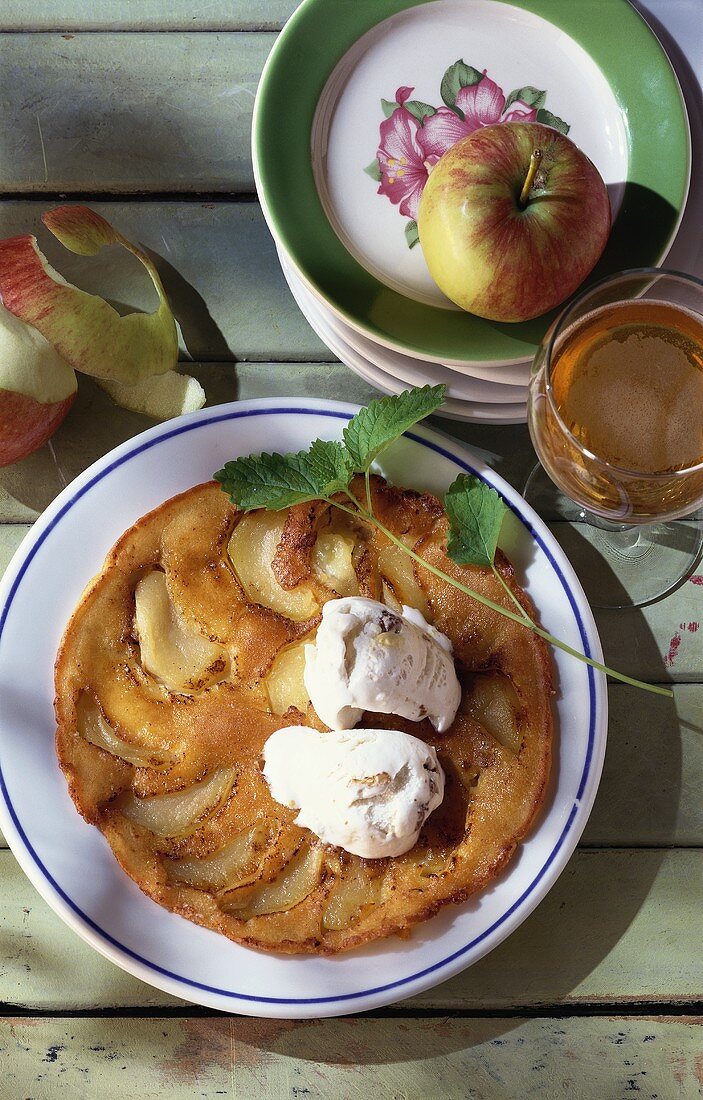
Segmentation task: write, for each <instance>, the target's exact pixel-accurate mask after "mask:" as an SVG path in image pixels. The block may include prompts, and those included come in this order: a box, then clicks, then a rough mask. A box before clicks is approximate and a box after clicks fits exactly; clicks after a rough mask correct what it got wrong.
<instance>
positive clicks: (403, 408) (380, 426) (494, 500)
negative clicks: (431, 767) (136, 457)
mask: <svg viewBox="0 0 703 1100" xmlns="http://www.w3.org/2000/svg"><path fill="white" fill-rule="evenodd" d="M445 392H446V386H443V385H440V386H422V387H420V388H415V389H412V390H406V391H404V392H403V393H401V394H398V395H397V396H394V397H383V398H381V399H379V400H377V401H372V402H370V404H369V405H368V407H367V408H365V409H361V410H360V412H358V413H357V414H356V416H354V417H352V419H351V420H350V421H349V424H348V425H347V426H346V428H344V431H343V437H344V441H343V442H339V441H335V440H321V439H316V440H315V441H314V442H313V443H312V444H311V445H310V447H309V448H308V450H307V451H298V452H296V453H293V454H287V455H280V454H275V453H274V454H268V453H265V452H264V453H262V454H259V455H249V456H248V457H247V458H237V459H234V460H233V461H232V462H227V463H225V465H224V467H223V468H222V469H221V470H218V471H217V473H216V474H215V475H214V478H215V480H216V481H219V482H220V484H221V486H222V489H223V490H224V492H226V493H227V494H228V495H229V498H230V500H231V501H232V503H233V504H235V505H236V506H237V507H238V508H239V509H240V510H241V511H243V512H250V511H253V510H254V509H257V508H268V509H270V510H271V511H280V510H282V509H284V508H291V507H293V505H295V504H304V503H305V502H307V501H311V500H324V501H325V502H326V503H327V504H330V505H331V506H332V507H334V508H338V509H339V510H340V511H342V512H346V513H347V514H349V515H351V516H354V517H355V518H357V517H359V516H360V517H361V518H362V519H364V520H366V522H367V523H370V524H372V525H373V526H374V527H376V528H377V529H378V530H379V531H381V532H382V533H383V534H384V535H385V536H386V538H388V539H389V540H390V541H391V542H392V543H393V544H394V545H395V546H397V547H398V548H399V549H400V550H402V551H403V553H405V554H407V555H408V556H409V557H410V558H412V560H413V561H415V562H416V563H417V564H418V565H421V566H422V568H423V569H428V570H429V571H430V572H431V573H433V574H434V575H435V576H436V577H438V578H439V579H440V580H442V581H445V582H446V583H447V584H451V585H453V586H454V588H457V589H458V590H459V591H460V592H463V593H465V595H467V596H470V597H471V598H472V599H474V600H476V602H477V603H480V604H482V605H483V606H484V607H488V608H490V610H491V611H495V612H496V613H497V614H499V615H503V616H505V618H507V619H511V620H512V621H513V622H515V623H518V624H519V625H520V626H523V627H524V628H525V629H526V630H531V631H532V632H533V633H534V634H537V635H538V637H540V638H542V639H543V640H544V641H545V642H548V643H549V644H550V645H553V646H554V647H555V648H557V649H561V650H562V651H563V652H564V653H568V654H569V656H571V657H574V658H576V659H577V660H579V661H581V662H583V663H584V664H587V665H590V666H591V667H592V668H594V669H597V670H598V671H599V672H604V673H606V675H608V676H611V677H612V678H613V679H615V680H619V681H621V682H622V683H624V684H630V685H631V686H632V687H637V688H640V689H641V690H642V691H649V692H651V693H653V694H655V695H665V696H668V697H671V696H672V694H673V693H672V692H671V691H670V689H669V688H665V687H661V686H659V685H658V684H647V683H644V682H643V681H642V680H636V679H634V678H633V677H631V676H626V675H625V674H624V673H622V672H618V671H617V670H616V669H612V668H609V667H608V666H607V665H604V664H602V663H601V662H600V661H595V660H593V658H591V657H587V656H586V654H585V653H581V652H580V651H579V650H578V649H574V648H573V646H570V645H568V644H567V643H566V642H563V641H561V639H560V638H556V637H555V636H554V635H553V634H550V633H549V632H548V631H546V630H543V629H542V627H540V626H538V625H537V624H536V623H534V622H533V621H532V620H531V619H530V618H529V616H528V615H527V613H526V611H525V609H524V608H523V607H522V605H521V604H520V602H519V601H518V599H517V597H516V596H515V593H514V592H513V591H512V590H511V589H510V587H509V585H507V584H506V582H505V580H504V578H503V577H502V576H501V574H500V572H499V570H498V569H497V568H496V565H495V554H496V549H497V546H498V539H499V536H500V530H501V527H502V524H503V519H504V517H505V514H506V512H507V511H508V508H507V505H506V504H505V502H504V501H503V499H502V498H501V497H500V496H499V494H498V493H497V492H496V491H495V489H492V488H491V487H490V486H489V485H486V484H485V483H484V482H483V481H481V480H480V479H479V478H477V477H472V476H470V475H467V474H460V475H459V476H458V477H457V478H456V480H455V481H454V482H453V483H452V484H451V485H450V486H449V489H448V490H447V492H446V494H445V499H444V505H445V510H446V512H447V516H448V518H449V524H450V528H449V539H448V541H447V555H448V556H449V558H450V559H451V560H452V561H454V562H455V563H456V564H457V565H478V566H482V567H484V568H490V569H491V570H492V571H493V573H494V574H495V576H496V577H497V579H498V580H499V581H500V583H501V584H502V586H503V588H504V589H505V591H506V593H507V594H508V596H509V597H510V599H511V600H512V602H513V604H514V605H515V610H513V609H512V608H509V607H505V606H503V605H502V604H499V603H496V602H495V601H494V600H491V599H490V598H489V597H488V596H484V595H482V594H481V593H479V592H476V591H474V589H472V588H470V587H469V586H468V585H466V584H464V583H463V582H461V581H458V580H456V578H455V577H451V576H450V575H449V574H448V573H445V572H444V571H443V570H442V569H439V568H438V567H437V566H435V565H433V564H432V563H430V562H427V561H425V559H424V558H422V557H421V556H420V555H419V554H417V553H416V552H415V551H414V550H412V549H410V547H408V546H406V545H405V543H404V542H402V540H401V539H399V538H398V537H397V536H396V535H395V534H394V533H393V532H392V531H390V530H389V529H388V528H387V527H386V526H385V525H384V524H383V523H382V522H381V521H380V520H379V519H378V518H377V517H376V516H375V515H374V512H373V503H372V497H371V466H372V464H373V462H374V461H375V460H376V459H377V458H378V457H379V456H380V455H381V454H382V453H383V452H384V451H385V450H386V449H387V448H388V447H390V446H391V444H392V443H394V442H395V441H396V440H397V439H399V438H400V436H402V435H403V433H404V432H406V431H408V429H409V428H411V427H412V426H413V425H414V424H417V423H418V422H419V421H420V420H424V418H425V417H426V416H429V414H430V413H432V412H435V411H436V410H437V409H438V408H440V406H441V405H442V402H443V401H444V396H445ZM357 474H361V475H363V477H364V488H365V492H364V495H365V503H362V502H361V501H359V500H358V499H357V497H356V496H355V495H354V494H353V493H352V492H351V488H350V486H351V483H352V480H353V478H354V477H355V476H356V475H357ZM341 494H344V495H346V497H347V499H348V501H349V503H348V504H345V503H344V502H343V501H342V500H340V499H339V496H340V495H341Z"/></svg>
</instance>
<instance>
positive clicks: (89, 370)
mask: <svg viewBox="0 0 703 1100" xmlns="http://www.w3.org/2000/svg"><path fill="white" fill-rule="evenodd" d="M42 221H43V222H44V224H45V225H46V227H47V229H49V230H50V231H51V233H53V235H54V236H55V237H56V238H57V240H59V241H60V242H61V244H63V245H64V246H65V247H66V248H67V249H69V251H71V252H74V253H76V254H77V255H80V256H93V255H96V254H97V253H98V252H99V251H100V250H101V249H102V248H104V247H106V246H107V245H111V244H119V245H122V247H123V248H126V249H127V251H128V252H131V253H132V254H133V255H134V256H136V257H137V259H139V260H140V261H141V263H142V264H143V265H144V267H145V268H146V269H147V271H148V272H149V275H150V276H151V279H152V282H153V284H154V286H155V288H156V292H157V294H158V296H159V307H158V309H157V310H156V312H155V313H130V314H128V315H127V316H126V317H121V316H120V315H119V313H118V312H117V311H116V310H115V309H113V307H112V306H111V305H109V304H108V303H107V302H106V301H105V300H104V299H103V298H100V297H98V296H97V295H95V294H88V293H87V292H86V291H83V290H79V289H78V287H75V286H72V285H71V284H70V283H68V282H67V281H66V280H65V279H64V278H63V276H62V275H60V274H59V272H57V271H55V270H54V269H53V268H52V267H51V265H50V264H49V263H48V261H47V259H46V257H45V256H44V255H43V254H42V252H41V251H40V249H39V247H38V244H37V239H36V237H34V236H31V235H27V236H21V237H11V238H9V239H8V240H5V241H0V296H2V301H3V303H4V305H5V307H6V308H7V309H8V310H9V311H10V312H11V313H13V314H14V315H15V317H18V318H20V320H22V321H25V322H27V323H28V324H30V325H32V326H34V328H36V329H38V330H39V332H40V333H42V335H43V336H44V337H46V339H47V340H48V341H49V343H51V344H53V346H54V348H55V349H56V351H57V352H58V354H59V355H60V356H61V358H62V359H64V360H65V361H66V363H68V364H70V366H71V367H73V368H74V369H75V370H79V371H81V372H82V373H83V374H89V375H92V376H93V377H94V378H97V379H101V380H103V381H107V382H111V383H121V384H123V385H135V384H136V383H140V382H142V381H143V380H144V379H146V378H149V377H151V376H152V375H161V374H165V373H166V372H167V371H170V370H173V368H174V367H175V366H176V363H177V361H178V335H177V331H176V322H175V320H174V317H173V314H172V312H171V309H170V306H169V304H168V300H167V298H166V294H165V291H164V288H163V285H162V283H161V279H160V278H159V274H158V272H157V270H156V268H155V266H154V264H153V263H152V261H151V260H150V259H149V257H148V256H147V255H146V254H145V253H144V252H143V251H142V250H141V249H140V248H137V246H136V245H133V244H132V243H131V242H130V241H128V240H127V238H126V237H123V236H122V234H121V233H120V232H119V231H118V230H116V229H114V228H113V227H112V226H111V225H110V223H109V222H107V221H105V219H104V218H103V217H101V216H100V214H97V213H95V211H93V210H90V209H89V208H88V207H87V206H59V207H57V208H56V209H55V210H51V211H49V212H48V213H46V214H44V215H43V217H42Z"/></svg>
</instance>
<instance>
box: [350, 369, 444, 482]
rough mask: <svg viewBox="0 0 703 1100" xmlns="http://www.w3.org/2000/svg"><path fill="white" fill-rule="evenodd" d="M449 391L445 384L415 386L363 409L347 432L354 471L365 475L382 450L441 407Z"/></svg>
mask: <svg viewBox="0 0 703 1100" xmlns="http://www.w3.org/2000/svg"><path fill="white" fill-rule="evenodd" d="M446 389H447V387H446V386H444V385H442V386H422V387H421V388H419V389H418V388H417V387H415V388H414V389H412V390H404V391H403V393H399V394H398V395H397V396H396V397H382V398H380V399H379V400H377V401H371V402H370V403H369V405H368V408H366V409H361V411H360V412H358V413H357V414H356V416H355V417H353V418H352V419H351V420H350V421H349V424H348V425H347V427H346V428H345V429H344V442H345V444H346V447H347V451H348V452H349V455H350V457H351V460H352V462H353V464H354V469H355V470H359V471H360V472H361V473H366V471H367V470H368V469H369V467H370V466H371V463H372V462H373V460H374V459H375V458H376V457H377V455H379V454H380V453H381V451H383V450H385V448H386V447H387V446H388V445H389V444H390V443H393V442H394V441H395V440H396V439H398V438H399V437H400V436H401V435H402V434H403V432H406V431H407V430H408V428H412V426H413V424H417V422H418V420H424V418H425V417H426V416H429V414H430V413H432V412H434V411H435V409H438V408H439V407H440V405H441V404H442V402H443V401H444V395H445V393H446Z"/></svg>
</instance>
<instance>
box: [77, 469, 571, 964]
mask: <svg viewBox="0 0 703 1100" xmlns="http://www.w3.org/2000/svg"><path fill="white" fill-rule="evenodd" d="M372 497H373V507H374V512H375V513H376V515H377V516H378V518H379V519H380V520H381V521H382V522H383V524H384V525H385V526H386V527H387V528H388V529H390V530H391V531H392V532H393V533H394V534H395V535H396V536H397V537H399V538H400V539H401V540H402V541H403V542H404V543H406V545H408V546H410V547H412V548H414V550H415V551H416V553H417V554H419V555H420V557H421V558H422V559H424V560H425V561H426V562H427V563H428V564H430V565H435V566H438V567H440V568H441V569H442V570H444V571H445V572H446V573H448V574H449V575H451V576H453V577H456V578H457V579H461V580H464V581H465V583H467V584H469V585H470V586H471V587H473V588H474V589H475V590H476V591H478V592H480V593H484V594H485V595H487V596H489V597H490V598H491V599H493V600H495V601H496V602H498V603H502V604H505V605H506V606H514V605H511V604H510V601H509V597H508V595H507V593H506V592H505V590H504V588H503V587H502V585H501V584H500V582H499V580H498V579H497V578H496V576H495V575H493V573H492V572H491V571H490V570H488V569H482V568H478V567H474V566H458V565H455V564H454V563H453V562H452V561H451V560H450V559H449V557H448V556H447V554H446V533H447V519H446V516H445V514H444V511H443V509H442V506H441V505H440V503H439V502H438V501H437V500H436V499H435V498H434V497H432V496H430V495H428V494H420V493H416V492H411V491H409V490H404V489H399V488H393V487H391V486H389V485H387V484H386V483H385V482H384V481H383V480H382V479H380V478H374V479H373V481H372ZM347 501H348V498H347ZM496 564H497V567H498V569H499V570H500V574H501V576H502V577H503V579H504V581H505V582H506V584H507V585H508V586H509V588H510V589H511V591H512V593H513V594H514V596H515V597H516V598H517V600H518V601H519V602H520V604H522V606H523V607H524V608H525V609H526V611H527V612H528V613H529V614H533V609H532V608H531V606H530V605H529V601H528V599H527V597H526V595H525V593H524V592H523V591H522V590H521V589H520V588H519V586H518V585H517V583H516V580H515V577H514V574H513V570H512V568H511V566H510V564H509V562H508V561H507V559H506V558H505V557H504V556H502V555H501V554H500V553H499V554H498V557H497V559H496ZM353 595H361V596H366V597H368V598H371V599H374V600H379V601H382V602H383V603H385V604H386V605H387V606H388V607H389V608H391V609H393V610H394V611H398V610H399V609H400V608H401V607H402V605H404V604H405V605H409V606H411V607H414V608H417V609H418V610H420V611H422V614H423V615H424V616H425V617H426V618H427V619H428V620H429V621H430V622H432V623H433V624H434V625H435V626H436V628H437V629H438V630H440V631H442V632H443V633H444V634H446V635H447V636H448V638H449V639H450V640H451V642H452V645H453V650H454V657H455V661H456V668H457V674H458V676H459V680H460V683H461V688H462V698H461V703H460V706H459V710H458V713H457V715H456V718H455V720H454V722H453V723H452V725H451V726H450V727H449V729H448V730H446V732H444V733H442V734H438V733H437V732H436V731H435V729H434V728H433V726H432V725H431V724H430V722H429V721H428V720H426V719H425V720H423V721H420V722H410V721H408V720H405V719H402V718H397V717H394V716H392V715H387V714H384V715H376V714H371V713H366V714H365V715H364V716H363V719H362V721H361V723H360V725H362V726H363V727H365V728H369V729H374V728H386V729H397V730H401V731H405V732H407V733H411V734H413V735H414V736H415V737H417V738H420V739H422V740H424V741H425V742H428V743H430V744H432V745H434V747H435V748H436V752H437V756H438V759H439V761H440V763H441V766H442V769H443V771H444V775H445V793H444V799H443V801H442V803H441V805H440V806H439V807H438V808H437V809H436V810H435V811H434V812H433V813H432V814H431V815H430V817H429V818H428V819H427V821H426V822H425V824H424V826H423V828H422V831H421V833H420V837H419V840H418V842H417V844H416V845H415V846H414V847H413V848H412V849H411V850H410V851H409V852H407V853H406V854H405V855H402V856H397V857H393V858H382V859H363V858H361V857H358V856H354V855H351V854H349V853H348V852H346V851H345V850H343V849H341V848H334V847H331V846H329V845H324V844H322V843H321V841H319V840H318V838H317V837H316V836H315V835H314V834H313V833H311V832H309V831H308V830H307V829H305V828H302V827H300V826H298V825H296V824H295V811H294V810H292V809H289V808H287V807H286V806H283V805H281V804H279V803H278V802H276V801H275V800H274V799H273V797H272V795H271V793H270V791H269V788H268V786H267V783H266V780H265V778H264V776H263V774H262V766H261V762H262V751H263V747H264V744H265V742H266V741H267V739H268V737H269V736H270V735H271V734H272V733H273V732H274V731H276V730H277V729H280V728H282V727H285V726H293V725H307V726H311V727H313V728H314V729H318V730H325V728H326V727H325V726H324V725H323V724H322V723H321V722H320V720H319V718H318V717H317V715H316V713H315V711H314V709H313V707H312V705H311V703H310V701H309V699H308V696H307V692H306V689H305V685H304V680H303V670H304V663H305V655H304V646H305V644H306V643H307V642H309V641H310V640H311V639H313V638H314V635H315V631H316V628H317V626H318V624H319V622H320V615H321V609H322V607H323V606H324V604H325V603H326V602H327V601H328V600H331V599H337V598H338V597H340V596H353ZM550 694H551V664H550V659H549V656H548V653H547V650H546V647H545V646H544V643H543V642H542V641H541V640H540V639H539V638H538V637H536V636H535V635H534V634H533V633H532V632H530V631H527V630H525V629H524V628H523V627H521V626H520V625H519V624H517V623H515V622H513V621H510V620H509V619H507V618H505V617H503V616H501V615H499V614H497V613H496V612H494V611H491V610H490V609H487V608H485V607H483V606H481V605H479V604H478V603H477V602H476V601H474V600H472V599H471V598H470V597H468V596H467V595H465V594H463V593H462V592H460V591H459V590H458V589H456V588H454V587H453V586H450V585H448V584H447V583H446V582H445V581H442V580H439V579H438V578H437V577H436V576H435V575H434V574H433V573H431V572H430V571H429V570H428V569H425V568H423V567H422V566H421V565H417V564H413V561H412V559H410V558H409V557H408V556H407V555H405V554H403V552H402V551H400V550H399V549H398V548H397V547H396V546H394V545H393V544H392V543H391V542H390V541H389V540H388V539H387V537H386V536H385V535H384V534H383V533H382V532H380V531H379V530H377V529H376V528H371V527H370V526H369V525H367V524H366V523H365V522H364V521H363V520H362V519H361V518H360V517H359V518H356V517H353V516H351V515H346V514H343V513H341V512H339V511H338V510H336V509H334V508H333V507H331V506H330V505H329V504H327V503H325V502H322V501H315V502H312V503H309V504H302V505H298V506H295V507H293V508H291V509H289V510H288V511H284V512H269V511H265V510H261V511H255V512H249V513H246V514H242V513H238V512H237V510H236V509H235V508H234V507H233V506H232V505H231V504H230V503H229V502H228V500H227V498H226V496H225V494H224V493H223V492H222V491H221V489H220V487H219V486H218V485H216V484H212V483H211V484H207V485H202V486H198V487H196V488H194V489H192V490H190V491H188V492H186V493H184V494H182V495H181V496H178V497H175V498H174V499H172V500H169V501H167V502H166V503H165V504H163V505H162V506H161V507H159V508H157V509H156V510H155V511H153V512H151V513H149V514H148V515H146V516H144V517H143V518H142V519H140V520H139V521H138V522H137V523H136V524H135V525H134V526H133V527H132V528H131V529H130V530H129V531H127V532H126V533H125V534H124V535H123V536H122V538H121V539H120V540H119V542H118V543H117V544H116V546H115V547H114V548H113V550H112V551H111V552H110V553H109V554H108V556H107V559H106V561H105V564H104V566H103V568H102V571H101V572H100V574H99V575H98V576H97V577H96V578H95V579H94V581H93V582H92V583H91V584H90V586H89V587H88V589H87V590H86V592H85V593H84V595H83V597H82V599H81V602H80V604H79V606H78V607H77V609H76V611H75V612H74V614H73V617H72V618H71V621H70V623H69V625H68V627H67V629H66V632H65V635H64V638H63V641H62V644H61V648H60V651H59V655H58V658H57V662H56V716H57V726H58V729H57V735H56V745H57V751H58V757H59V761H60V764H61V768H62V769H63V772H64V774H65V776H66V779H67V782H68V786H69V790H70V793H71V796H72V798H73V800H74V802H75V804H76V806H77V808H78V810H79V812H80V813H81V814H82V815H83V817H84V818H85V819H86V820H87V821H89V822H91V823H92V824H94V825H96V826H97V827H98V828H99V829H100V830H101V831H102V832H103V833H104V835H105V837H106V838H107V840H108V842H109V843H110V845H111V846H112V849H113V851H114V853H115V855H116V857H117V859H118V860H119V862H120V864H121V865H122V867H123V868H124V870H125V871H126V872H127V874H129V875H130V876H131V877H132V878H133V879H134V880H135V881H136V882H137V883H138V884H139V886H140V887H141V888H142V890H144V891H145V892H146V893H147V894H148V895H149V896H150V897H151V898H153V899H154V900H155V901H156V902H158V903H159V904H160V905H163V906H165V907H166V908H168V909H170V910H172V911H173V912H176V913H179V914H181V915H182V916H184V917H186V918H188V919H189V920H192V921H195V922H196V923H198V924H201V925H203V926H205V927H207V928H210V929H213V930H215V931H218V932H221V933H222V934H223V935H225V936H228V937H229V938H230V939H232V940H236V941H237V942H239V943H243V944H247V945H250V946H252V947H257V948H261V949H264V950H271V951H283V952H314V953H319V954H332V953H335V952H339V951H345V950H348V949H350V948H353V947H356V946H358V945H360V944H363V943H366V942H368V941H370V940H374V939H377V938H379V937H383V936H388V935H391V934H394V933H395V934H404V933H407V931H408V929H409V928H410V927H411V926H412V925H413V924H415V923H417V922H418V921H422V920H425V919H427V918H428V917H431V916H432V915H433V914H434V913H436V912H437V911H438V910H439V909H440V908H441V907H442V906H444V905H446V904H448V903H450V902H461V901H463V900H464V899H466V898H467V897H469V895H471V894H473V893H474V892H475V891H477V890H480V889H482V888H484V887H485V886H486V885H487V884H488V883H490V882H491V881H492V880H493V879H494V878H495V877H496V876H497V875H498V874H499V873H500V871H501V869H502V868H503V867H504V866H505V864H506V863H507V861H508V860H509V859H510V857H511V855H512V854H513V853H514V851H515V849H516V847H517V845H518V844H519V842H520V840H521V839H522V838H523V837H524V836H525V834H526V833H527V831H528V830H529V828H530V825H531V823H532V822H533V820H534V818H535V815H536V814H537V812H538V810H539V807H540V805H541V803H542V801H543V798H544V794H545V788H546V784H547V780H548V775H549V765H550V751H551V740H552V725H551V712H550ZM311 767H314V761H311Z"/></svg>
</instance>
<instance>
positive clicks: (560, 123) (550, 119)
mask: <svg viewBox="0 0 703 1100" xmlns="http://www.w3.org/2000/svg"><path fill="white" fill-rule="evenodd" d="M537 122H541V123H542V124H543V125H544V126H551V127H552V129H554V130H558V131H559V133H560V134H568V132H569V130H570V129H571V127H570V126H569V123H568V122H564V119H563V118H559V117H558V116H557V115H553V114H552V112H551V111H545V109H544V107H541V108H540V110H539V111H538V112H537Z"/></svg>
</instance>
